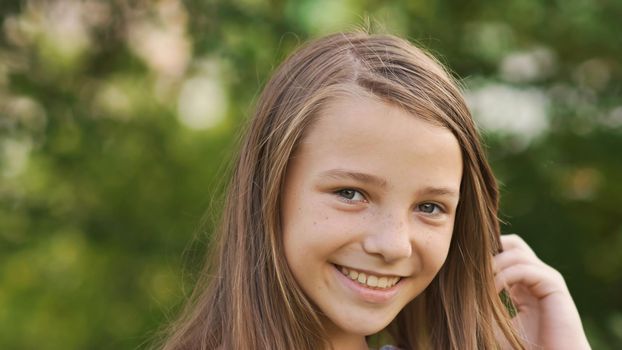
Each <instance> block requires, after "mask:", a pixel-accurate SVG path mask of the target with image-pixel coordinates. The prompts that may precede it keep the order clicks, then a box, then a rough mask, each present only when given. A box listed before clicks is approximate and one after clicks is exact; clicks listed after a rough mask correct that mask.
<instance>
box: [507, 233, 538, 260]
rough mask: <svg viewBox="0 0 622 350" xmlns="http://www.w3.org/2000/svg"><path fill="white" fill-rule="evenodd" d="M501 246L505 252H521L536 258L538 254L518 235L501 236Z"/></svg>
mask: <svg viewBox="0 0 622 350" xmlns="http://www.w3.org/2000/svg"><path fill="white" fill-rule="evenodd" d="M501 246H502V247H503V251H504V252H505V251H508V250H515V249H517V250H521V251H525V252H528V253H530V254H532V255H533V256H536V253H535V252H534V251H533V250H532V249H531V247H529V245H528V244H527V243H526V242H525V241H524V240H523V239H522V238H521V237H520V236H519V235H517V234H513V233H512V234H507V235H502V236H501Z"/></svg>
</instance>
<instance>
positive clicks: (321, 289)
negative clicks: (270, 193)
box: [281, 97, 462, 348]
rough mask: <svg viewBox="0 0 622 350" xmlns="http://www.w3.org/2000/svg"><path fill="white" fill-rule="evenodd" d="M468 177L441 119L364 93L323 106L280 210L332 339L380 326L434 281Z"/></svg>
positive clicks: (290, 249) (295, 268)
mask: <svg viewBox="0 0 622 350" xmlns="http://www.w3.org/2000/svg"><path fill="white" fill-rule="evenodd" d="M461 177H462V159H461V153H460V147H459V145H458V141H457V140H456V138H455V137H454V136H453V135H452V133H451V132H450V131H449V130H447V129H445V128H443V127H440V126H436V125H433V124H431V123H429V122H427V121H424V120H423V119H420V118H417V117H416V116H414V115H411V114H409V113H407V112H405V111H404V110H402V109H399V108H397V107H395V106H393V105H389V104H386V103H383V102H380V101H379V100H375V99H371V98H362V97H361V98H355V97H348V98H341V99H337V100H335V101H333V103H331V104H329V105H328V106H327V107H326V108H325V109H324V111H323V112H322V113H321V114H320V116H319V118H318V119H317V120H316V122H315V124H314V125H313V126H312V127H311V128H310V130H309V131H308V133H307V135H306V136H305V137H304V138H303V139H302V141H301V143H300V145H299V147H298V149H297V151H296V152H295V154H294V155H293V157H292V159H291V161H290V164H289V166H288V168H287V174H286V178H285V186H284V192H283V196H282V199H281V200H282V213H281V214H282V216H281V217H282V225H283V226H282V227H283V239H284V248H285V255H286V259H287V262H288V264H289V267H290V269H291V271H292V273H293V275H294V278H295V279H296V281H297V282H298V284H299V286H300V287H301V289H302V290H303V291H304V293H305V294H306V295H307V296H308V297H309V299H310V300H311V301H312V302H313V303H314V304H315V305H316V306H317V307H318V308H319V309H320V310H321V312H322V313H323V314H324V316H323V320H324V326H325V327H326V329H327V331H328V332H329V336H330V337H331V342H332V343H333V345H335V344H338V343H339V344H342V345H344V346H345V344H346V343H349V344H356V343H357V342H358V343H359V344H360V342H362V341H364V338H363V336H364V335H369V334H373V333H375V332H378V331H380V330H382V329H383V328H384V327H386V326H387V325H388V324H389V323H390V322H391V321H392V320H393V318H395V316H396V315H397V313H398V312H399V311H400V310H401V309H402V308H403V307H404V306H405V305H406V304H407V303H408V302H410V301H411V300H412V299H414V298H415V297H416V296H417V295H419V294H420V293H421V292H422V291H423V290H424V289H425V288H426V287H427V286H428V284H429V283H430V282H431V281H432V279H433V278H434V276H435V275H436V274H437V273H438V271H439V269H440V268H441V266H442V264H443V262H444V261H445V258H446V256H447V251H448V249H449V244H450V241H451V236H452V230H453V223H454V217H455V212H456V207H457V205H458V199H459V198H458V197H459V190H460V181H461ZM339 348H342V347H339Z"/></svg>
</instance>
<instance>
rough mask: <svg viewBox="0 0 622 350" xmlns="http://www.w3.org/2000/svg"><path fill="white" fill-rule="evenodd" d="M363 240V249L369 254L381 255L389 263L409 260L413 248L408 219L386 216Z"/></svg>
mask: <svg viewBox="0 0 622 350" xmlns="http://www.w3.org/2000/svg"><path fill="white" fill-rule="evenodd" d="M373 226H374V227H373V228H370V232H369V234H367V235H366V236H365V238H364V239H363V249H364V250H365V252H367V253H368V254H372V255H379V256H381V257H382V258H383V259H384V260H385V261H386V262H387V263H391V262H395V261H398V260H400V259H405V258H408V257H410V256H411V255H412V251H413V247H412V241H411V237H410V234H409V226H408V219H406V218H400V217H395V216H394V215H391V214H389V215H386V217H385V218H384V219H382V220H379V224H378V225H373Z"/></svg>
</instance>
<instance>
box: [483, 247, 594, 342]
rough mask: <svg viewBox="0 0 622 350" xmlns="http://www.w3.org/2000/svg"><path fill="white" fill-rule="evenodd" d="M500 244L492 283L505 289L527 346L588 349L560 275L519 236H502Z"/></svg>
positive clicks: (498, 287) (499, 289)
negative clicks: (501, 249) (500, 250)
mask: <svg viewBox="0 0 622 350" xmlns="http://www.w3.org/2000/svg"><path fill="white" fill-rule="evenodd" d="M501 243H502V244H503V248H504V251H503V252H502V253H500V254H498V255H496V256H495V257H494V269H495V285H496V287H497V290H498V291H501V290H502V289H504V288H505V289H506V290H509V292H510V295H511V297H512V300H513V301H514V304H515V306H516V308H517V310H518V315H517V316H516V317H515V318H514V320H513V321H514V324H515V326H516V327H517V329H522V330H523V332H524V334H525V337H526V338H527V344H526V345H527V348H528V349H590V345H589V343H588V341H587V337H586V335H585V333H584V331H583V326H582V324H581V318H580V317H579V312H578V311H577V308H576V306H575V304H574V302H573V300H572V297H571V296H570V292H569V291H568V287H567V286H566V282H565V281H564V278H563V276H562V275H561V274H560V273H559V272H558V271H556V270H555V269H553V268H552V267H550V266H548V265H547V264H545V263H544V262H542V261H541V260H540V259H538V257H537V256H536V254H535V253H534V252H533V250H531V248H530V247H529V246H528V245H527V243H525V241H523V239H522V238H520V237H519V236H517V235H505V236H502V237H501ZM505 348H508V347H507V346H506V347H505Z"/></svg>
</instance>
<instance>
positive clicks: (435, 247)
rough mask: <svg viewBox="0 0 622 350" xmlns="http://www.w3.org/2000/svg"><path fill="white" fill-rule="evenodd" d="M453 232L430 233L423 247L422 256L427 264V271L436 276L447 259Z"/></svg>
mask: <svg viewBox="0 0 622 350" xmlns="http://www.w3.org/2000/svg"><path fill="white" fill-rule="evenodd" d="M451 238H452V232H451V230H443V231H442V232H439V231H437V232H430V233H429V234H428V235H427V237H426V239H425V242H424V244H423V246H422V247H421V248H422V249H421V255H422V258H423V260H424V263H425V267H426V270H428V271H429V272H430V273H434V274H436V272H438V270H440V268H441V267H442V266H443V264H444V263H445V260H446V259H447V254H448V252H449V246H450V244H451Z"/></svg>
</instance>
